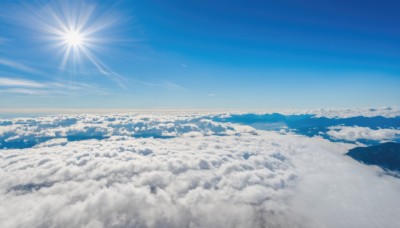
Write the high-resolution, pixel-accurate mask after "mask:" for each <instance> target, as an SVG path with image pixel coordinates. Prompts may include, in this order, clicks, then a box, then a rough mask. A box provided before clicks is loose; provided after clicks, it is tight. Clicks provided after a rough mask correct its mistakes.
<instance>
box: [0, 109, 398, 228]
mask: <svg viewBox="0 0 400 228" xmlns="http://www.w3.org/2000/svg"><path fill="white" fill-rule="evenodd" d="M215 115H216V114H215V113H213V114H161V113H158V114H101V115H96V114H70V115H55V116H42V117H29V118H12V119H3V120H0V139H1V140H2V142H3V147H2V148H3V149H2V150H0V202H1V204H0V227H96V228H97V227H316V228H317V227H318V228H319V227H389V228H391V227H393V228H394V227H400V220H399V219H398V215H399V214H400V207H399V206H398V205H400V194H399V192H400V179H398V178H395V177H393V176H389V175H384V174H383V171H382V170H381V169H380V168H378V167H375V166H366V165H363V164H361V163H358V162H357V161H355V160H353V159H352V158H350V157H348V156H344V154H345V153H346V152H347V151H348V150H349V149H351V148H353V147H355V146H356V145H355V144H352V143H344V142H334V141H329V140H327V139H324V138H322V137H320V136H314V137H307V136H303V135H296V134H294V133H291V132H287V131H263V130H256V129H254V128H252V127H250V126H246V125H239V124H233V123H221V122H215V121H213V120H212V119H213V118H212V117H214V116H215ZM223 115H225V114H223ZM361 130H362V131H365V129H361ZM361 130H360V129H357V131H358V132H359V131H361ZM331 131H332V132H331V133H330V134H332V136H334V137H350V136H343V135H345V133H346V132H350V135H352V134H353V133H354V129H353V130H351V129H350V130H349V129H347V128H343V127H341V128H339V127H336V128H332V129H331ZM335 132H336V133H335ZM352 132H353V133H352ZM375 133H377V134H378V135H382V134H383V136H385V137H386V136H387V135H388V136H391V135H390V133H387V132H382V131H379V130H377V131H368V134H367V136H368V137H370V135H373V134H375ZM364 134H365V133H364ZM393 134H397V133H393ZM358 135H362V134H361V133H359V134H358ZM357 137H358V136H357ZM377 137H378V136H377ZM385 137H384V138H385ZM349 139H350V140H351V139H352V138H349ZM4 144H5V145H8V146H4ZM13 146H14V148H12V147H13Z"/></svg>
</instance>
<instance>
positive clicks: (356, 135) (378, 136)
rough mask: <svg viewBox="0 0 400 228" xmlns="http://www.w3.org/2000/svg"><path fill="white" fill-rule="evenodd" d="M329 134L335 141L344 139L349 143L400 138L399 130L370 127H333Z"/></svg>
mask: <svg viewBox="0 0 400 228" xmlns="http://www.w3.org/2000/svg"><path fill="white" fill-rule="evenodd" d="M327 134H328V135H329V136H331V137H333V138H335V139H344V140H347V141H357V140H360V139H366V140H376V141H386V140H393V139H395V138H398V137H400V130H398V129H376V130H373V129H371V128H369V127H346V126H336V127H331V128H330V130H329V131H328V132H327Z"/></svg>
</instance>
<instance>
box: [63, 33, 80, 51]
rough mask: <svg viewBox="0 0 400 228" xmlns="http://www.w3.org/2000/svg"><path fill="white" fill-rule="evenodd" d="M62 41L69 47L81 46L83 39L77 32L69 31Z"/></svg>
mask: <svg viewBox="0 0 400 228" xmlns="http://www.w3.org/2000/svg"><path fill="white" fill-rule="evenodd" d="M64 41H65V42H66V43H67V44H68V45H69V46H73V47H76V46H81V45H82V44H83V42H84V37H83V36H82V35H81V34H80V33H79V32H78V31H74V30H70V31H68V32H67V33H65V34H64Z"/></svg>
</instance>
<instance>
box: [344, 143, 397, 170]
mask: <svg viewBox="0 0 400 228" xmlns="http://www.w3.org/2000/svg"><path fill="white" fill-rule="evenodd" d="M346 155H348V156H350V157H352V158H354V159H356V160H357V161H359V162H362V163H364V164H367V165H377V166H379V167H381V168H383V169H385V170H390V171H397V172H400V143H394V142H388V143H382V144H379V145H375V146H369V147H356V148H354V149H351V150H349V152H347V153H346Z"/></svg>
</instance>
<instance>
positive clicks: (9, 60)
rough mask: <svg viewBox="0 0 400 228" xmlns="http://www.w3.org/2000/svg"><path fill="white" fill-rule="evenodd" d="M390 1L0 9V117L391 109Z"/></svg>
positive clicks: (398, 42)
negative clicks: (24, 111)
mask: <svg viewBox="0 0 400 228" xmlns="http://www.w3.org/2000/svg"><path fill="white" fill-rule="evenodd" d="M399 11H400V1H397V0H392V1H389V0H381V1H375V0H357V1H356V0H230V1H225V0H219V1H215V0H191V1H188V0H169V1H166V0H158V1H157V0H148V1H142V0H140V1H139V0H126V1H111V0H110V1H92V0H88V1H37V0H36V1H14V0H0V108H129V109H132V108H221V109H226V108H232V109H238V108H244V109H245V108H260V109H266V108H327V107H372V106H374V107H376V106H400V13H399Z"/></svg>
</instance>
